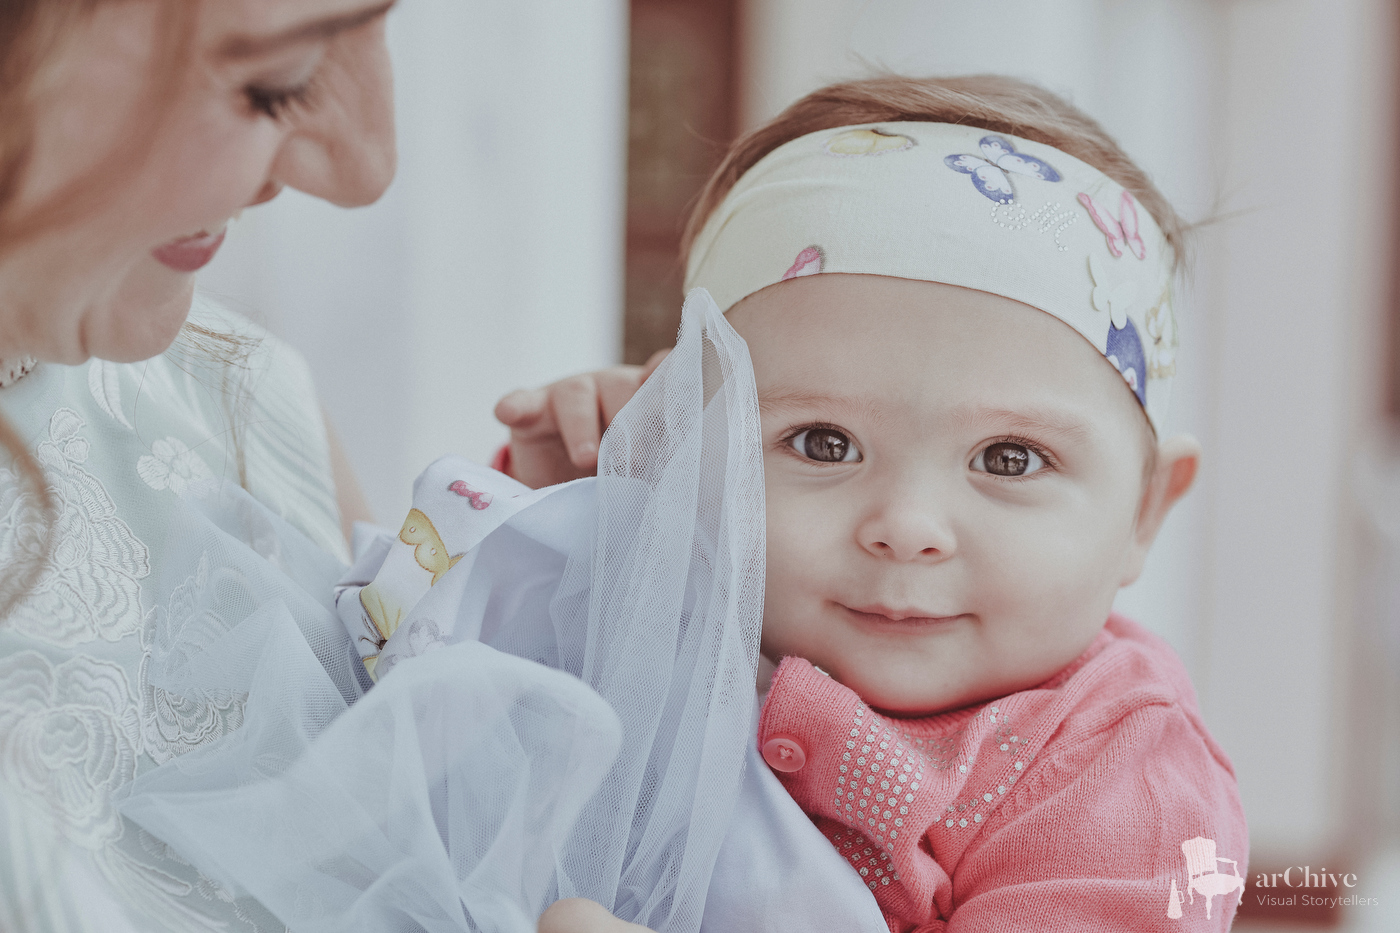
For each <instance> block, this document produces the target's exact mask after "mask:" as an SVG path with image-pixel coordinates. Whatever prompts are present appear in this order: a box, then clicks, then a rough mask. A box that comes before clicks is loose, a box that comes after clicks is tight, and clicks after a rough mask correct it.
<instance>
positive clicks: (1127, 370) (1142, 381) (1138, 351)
mask: <svg viewBox="0 0 1400 933" xmlns="http://www.w3.org/2000/svg"><path fill="white" fill-rule="evenodd" d="M1107 343H1108V345H1107V346H1105V347H1104V351H1103V355H1104V356H1106V357H1108V361H1109V362H1110V363H1112V364H1113V365H1114V367H1116V368H1117V370H1118V372H1119V373H1121V374H1122V376H1123V379H1124V381H1125V382H1127V383H1128V388H1130V389H1132V390H1133V394H1134V395H1136V396H1137V398H1138V402H1139V403H1140V404H1141V405H1142V406H1143V407H1144V408H1146V407H1147V355H1146V354H1145V353H1143V351H1142V338H1141V337H1139V336H1138V331H1137V328H1136V327H1134V326H1133V322H1132V321H1131V320H1129V321H1128V322H1127V323H1125V324H1124V325H1123V326H1122V327H1114V326H1113V322H1112V321H1110V322H1109V324H1108V342H1107Z"/></svg>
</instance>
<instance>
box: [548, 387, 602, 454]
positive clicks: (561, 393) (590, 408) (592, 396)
mask: <svg viewBox="0 0 1400 933" xmlns="http://www.w3.org/2000/svg"><path fill="white" fill-rule="evenodd" d="M549 404H550V408H551V409H552V410H553V412H554V422H555V424H557V425H558V426H559V437H560V439H561V440H563V442H564V450H565V451H566V452H567V453H568V455H569V462H570V463H572V464H573V465H574V466H576V467H578V468H579V469H589V468H591V467H594V466H596V465H597V463H598V441H599V440H600V439H601V438H602V436H603V432H602V427H601V426H600V425H599V423H598V419H599V414H598V385H597V383H596V382H594V380H593V376H592V375H584V376H574V377H573V378H571V379H565V380H563V381H562V382H556V383H555V384H554V385H552V386H550V389H549Z"/></svg>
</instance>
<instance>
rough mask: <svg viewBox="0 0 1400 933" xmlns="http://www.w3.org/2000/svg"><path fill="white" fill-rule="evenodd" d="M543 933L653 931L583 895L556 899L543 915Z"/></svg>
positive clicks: (540, 929) (647, 932)
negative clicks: (623, 918)
mask: <svg viewBox="0 0 1400 933" xmlns="http://www.w3.org/2000/svg"><path fill="white" fill-rule="evenodd" d="M539 933H651V931H650V930H648V929H647V928H646V927H642V926H637V924H635V923H628V922H626V921H625V920H619V919H617V918H616V917H614V916H613V915H612V914H610V913H608V910H607V908H606V907H604V906H603V905H601V904H598V903H596V902H594V901H590V900H585V899H584V898H581V897H571V898H569V899H568V900H563V901H555V902H554V903H553V904H551V905H549V909H548V910H546V911H545V912H544V913H543V914H542V915H541V916H540V925H539Z"/></svg>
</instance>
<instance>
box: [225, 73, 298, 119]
mask: <svg viewBox="0 0 1400 933" xmlns="http://www.w3.org/2000/svg"><path fill="white" fill-rule="evenodd" d="M313 83H314V82H313V81H307V82H306V83H305V84H302V85H300V86H298V87H291V88H269V87H259V86H258V85H256V84H250V85H248V86H247V87H245V88H244V89H243V95H244V96H245V97H246V98H247V99H248V106H249V107H251V108H252V109H253V110H254V111H255V112H257V113H260V114H263V115H264V116H267V117H270V118H272V119H273V120H280V119H281V118H282V116H283V115H284V114H286V112H287V111H288V110H290V109H292V108H293V107H302V106H305V105H306V103H307V101H308V100H310V98H311V91H312V85H313Z"/></svg>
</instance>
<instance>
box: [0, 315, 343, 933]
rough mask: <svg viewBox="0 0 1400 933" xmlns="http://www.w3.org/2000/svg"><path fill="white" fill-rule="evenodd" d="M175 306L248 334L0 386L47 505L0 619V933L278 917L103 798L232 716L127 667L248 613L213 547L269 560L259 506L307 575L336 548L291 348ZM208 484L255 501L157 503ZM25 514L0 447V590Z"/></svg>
mask: <svg viewBox="0 0 1400 933" xmlns="http://www.w3.org/2000/svg"><path fill="white" fill-rule="evenodd" d="M192 319H193V320H195V321H196V322H198V323H200V324H202V325H203V326H205V327H206V328H209V329H211V330H214V331H218V332H223V333H232V334H237V335H239V336H241V337H244V338H248V340H249V342H250V343H253V344H254V346H253V349H252V350H251V353H250V355H248V356H247V358H246V359H243V360H238V361H236V362H221V361H219V360H218V359H216V356H217V354H213V353H206V352H202V351H200V350H194V349H182V348H181V347H180V346H177V347H176V348H175V349H172V350H171V351H169V352H167V353H166V354H163V355H162V356H159V357H157V358H155V359H152V360H149V361H146V362H142V363H132V364H114V363H109V362H104V361H100V360H93V361H90V362H88V363H86V364H84V365H82V366H58V365H46V364H41V365H40V366H39V367H38V368H37V369H36V370H35V371H34V372H32V373H30V374H29V375H27V376H25V377H24V378H23V379H20V380H19V381H18V382H16V383H15V384H13V385H11V386H9V387H8V388H5V389H3V390H0V410H3V412H4V415H5V417H6V418H7V419H9V421H10V422H11V424H12V425H14V427H15V429H16V430H17V432H18V434H19V435H20V437H22V438H23V439H24V440H25V442H26V443H27V444H28V445H29V448H30V450H31V451H32V452H33V453H34V455H35V457H36V459H37V460H38V461H39V463H40V464H41V466H42V468H43V470H44V472H45V475H46V477H47V480H48V483H49V487H50V490H51V494H52V496H53V500H54V504H55V507H56V513H57V526H56V529H55V533H56V537H57V540H56V546H55V548H54V551H53V556H52V559H51V561H50V562H49V564H48V566H47V568H46V569H45V571H44V572H43V575H42V577H41V578H40V579H39V582H38V585H37V586H35V587H33V588H32V589H31V590H30V592H29V593H28V595H27V596H26V598H25V599H24V601H23V602H22V603H20V604H19V605H17V606H16V607H15V608H14V609H13V610H12V611H11V612H10V613H9V615H8V616H7V617H6V618H5V619H4V620H3V622H0V929H4V930H26V931H49V930H63V931H69V930H88V929H101V930H121V929H132V930H143V931H144V930H164V929H169V930H179V931H185V930H232V931H239V930H242V931H253V930H281V929H283V927H282V925H281V924H279V923H277V922H276V921H275V920H274V919H273V918H272V917H271V916H270V915H269V914H268V913H267V912H266V911H265V910H263V909H262V908H261V907H260V906H259V905H258V904H256V903H255V902H252V901H250V900H248V899H236V898H233V897H231V896H230V895H229V894H228V892H226V891H224V890H221V889H220V887H219V886H218V885H216V884H214V883H212V882H210V881H209V880H207V879H206V878H204V877H202V876H201V875H200V874H199V873H198V872H196V871H195V870H194V869H193V868H192V867H191V866H189V865H188V864H187V863H185V862H184V861H183V860H182V859H180V858H179V857H178V856H177V855H175V854H174V853H173V852H171V851H170V850H169V849H168V848H167V847H166V846H165V845H163V844H162V843H160V842H159V841H158V840H156V839H154V838H153V837H151V836H150V835H149V834H147V833H146V832H144V831H143V830H141V829H140V828H139V827H137V826H136V825H135V824H134V823H131V822H130V821H128V820H126V819H124V818H123V817H122V816H121V815H120V814H119V813H118V811H117V809H116V802H117V801H118V800H119V799H120V796H121V793H122V789H123V787H124V786H125V785H127V784H128V783H129V782H130V781H131V780H132V779H133V778H134V777H135V776H136V775H138V774H140V773H142V772H144V771H146V770H148V769H150V768H153V767H155V766H156V765H159V764H162V763H165V762H167V761H170V760H171V759H173V758H175V757H176V756H179V755H182V754H184V753H185V752H187V751H189V750H190V749H193V748H196V747H198V746H200V745H203V744H205V743H208V742H211V741H213V740H215V739H218V738H219V737H220V736H223V735H224V734H225V733H227V732H229V731H230V730H233V729H236V728H237V727H238V726H239V725H240V723H241V721H242V712H243V702H244V699H245V696H244V695H240V694H238V693H236V692H232V691H227V692H224V693H222V694H218V693H216V694H213V695H209V696H205V697H201V698H199V699H198V700H196V701H192V700H189V699H186V698H183V697H174V696H171V695H169V694H167V693H165V692H164V691H163V690H161V689H159V688H158V687H157V686H154V685H153V684H152V683H151V680H150V677H149V676H148V674H149V671H148V668H149V666H150V662H151V656H152V649H153V645H155V643H157V642H158V641H159V639H160V638H162V637H163V635H162V633H165V632H169V631H171V630H172V629H177V628H183V629H190V628H191V627H193V629H194V630H196V631H204V630H207V631H208V632H209V634H210V637H217V635H218V633H219V632H220V631H222V630H224V629H226V628H228V627H229V626H231V625H232V624H234V623H236V622H237V621H238V619H237V618H236V617H235V616H237V615H238V614H240V613H244V612H246V611H248V610H249V609H250V608H252V605H253V604H254V603H255V601H256V600H255V599H254V598H253V597H254V591H255V590H256V589H257V588H256V587H254V588H252V589H250V588H249V587H250V586H251V584H250V583H249V581H248V580H246V579H243V578H242V577H240V576H239V575H238V574H237V573H233V572H232V571H230V570H229V569H228V568H229V566H231V565H230V563H229V562H228V561H227V560H226V559H224V558H223V557H221V555H223V554H225V553H232V551H233V550H236V549H237V550H245V551H246V550H248V549H251V550H252V551H256V552H258V553H259V554H261V555H262V557H264V558H266V560H267V561H268V563H269V566H271V567H273V568H275V567H276V566H277V564H278V553H277V548H278V544H277V539H278V535H277V534H269V533H268V531H269V527H270V524H271V523H272V522H273V521H274V519H271V518H269V517H268V516H278V517H280V519H281V520H285V523H286V525H287V526H289V527H290V528H292V529H295V530H296V531H295V534H297V535H298V536H304V539H308V540H309V542H310V543H312V544H314V545H316V547H315V548H312V547H307V548H305V549H304V550H305V553H324V558H323V563H324V566H323V567H320V568H318V573H320V575H321V576H324V577H326V578H327V579H330V578H333V577H334V576H335V575H336V574H337V573H338V572H339V571H340V570H341V569H342V567H343V564H342V563H341V562H342V561H343V560H344V559H345V558H346V557H347V554H346V550H345V544H344V542H343V540H342V538H341V535H340V525H339V518H338V513H337V508H336V502H335V495H334V488H333V484H332V480H331V474H330V466H329V455H328V447H327V439H326V431H325V425H324V423H323V422H322V420H321V415H320V411H319V408H318V406H317V403H316V393H315V391H314V388H313V386H312V381H311V377H310V373H309V371H308V369H307V366H306V364H305V362H304V361H303V360H302V359H301V357H300V356H298V355H297V354H296V353H295V352H294V351H292V350H291V349H290V348H288V347H287V346H286V345H284V344H283V343H281V342H280V341H278V340H277V339H276V338H274V337H272V336H270V335H268V334H267V333H265V332H264V331H262V330H261V329H259V328H257V327H255V326H254V325H252V324H250V323H249V322H247V321H246V320H243V319H241V318H238V317H236V316H233V315H231V314H229V313H227V312H224V311H222V310H219V309H217V308H214V307H212V306H209V305H207V304H205V303H204V302H202V301H197V302H196V308H195V312H194V315H193V317H192ZM225 480H233V481H234V482H237V483H238V484H240V485H241V486H242V487H243V488H244V489H246V490H247V492H248V493H250V494H251V496H252V497H253V499H255V500H256V501H257V502H259V503H261V505H262V506H265V507H266V514H263V513H259V516H257V517H254V519H255V520H249V521H247V522H245V523H244V526H243V529H244V532H245V533H243V534H242V535H238V534H234V535H231V536H228V537H227V539H221V538H220V537H219V536H218V535H212V534H211V535H210V536H209V537H208V538H207V539H205V540H200V541H192V540H189V539H188V537H187V535H186V533H185V532H184V531H182V530H181V529H184V528H187V527H188V526H187V524H183V523H182V522H181V521H180V520H178V519H179V517H180V516H182V515H185V514H194V513H197V511H198V508H199V504H200V501H201V499H203V498H206V497H210V496H211V495H212V494H213V492H214V491H215V490H216V489H217V488H219V487H221V486H223V485H224V481H225ZM42 528H43V525H42V513H41V512H40V511H39V509H38V507H37V503H36V502H35V501H34V499H33V497H32V496H31V495H29V494H28V492H27V491H26V488H25V486H24V484H23V483H22V482H20V481H19V480H18V478H17V475H16V470H15V468H14V465H13V464H12V463H10V462H8V458H4V457H0V589H4V588H5V587H6V586H7V585H8V586H13V585H15V582H16V581H17V580H18V579H19V578H20V577H21V576H22V574H21V573H19V572H17V569H16V568H18V567H20V566H22V564H23V562H24V560H25V558H26V556H27V555H32V554H33V552H34V549H35V548H36V547H37V546H38V544H37V542H39V541H40V540H41V537H42ZM286 536H287V535H286V534H285V533H283V534H282V535H281V537H282V538H284V539H285V538H286ZM240 537H241V538H242V539H243V540H238V539H239V538H240ZM192 549H198V550H199V554H198V555H197V557H196V556H195V555H194V554H193V553H192ZM177 556H178V558H179V559H178V560H177V559H175V558H176V557H177ZM170 568H178V570H179V572H178V574H173V575H172V574H171V573H170V572H168V571H169V569H170ZM312 576H313V578H314V577H315V574H312ZM264 588H265V587H264ZM215 589H217V592H215ZM206 591H208V592H206ZM210 593H213V595H212V596H210ZM201 627H202V628H201Z"/></svg>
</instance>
